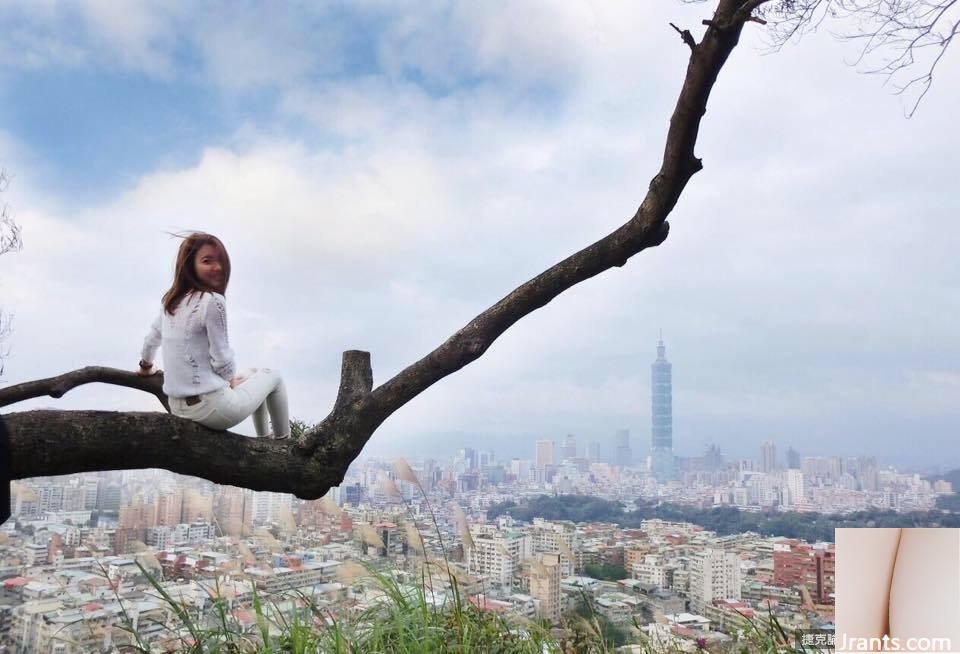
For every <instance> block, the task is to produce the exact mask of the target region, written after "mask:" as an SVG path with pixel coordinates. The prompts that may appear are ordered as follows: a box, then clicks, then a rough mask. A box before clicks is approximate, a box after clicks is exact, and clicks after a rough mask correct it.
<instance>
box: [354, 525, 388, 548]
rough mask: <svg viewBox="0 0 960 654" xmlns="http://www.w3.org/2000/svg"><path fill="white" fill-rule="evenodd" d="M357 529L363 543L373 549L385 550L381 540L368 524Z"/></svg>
mask: <svg viewBox="0 0 960 654" xmlns="http://www.w3.org/2000/svg"><path fill="white" fill-rule="evenodd" d="M358 529H359V530H360V538H361V539H362V540H363V542H364V543H366V544H367V545H373V546H374V547H382V548H386V545H385V544H384V542H383V539H382V538H380V534H378V533H377V530H376V529H374V528H373V527H371V526H370V525H368V524H361V525H360V526H359V527H358Z"/></svg>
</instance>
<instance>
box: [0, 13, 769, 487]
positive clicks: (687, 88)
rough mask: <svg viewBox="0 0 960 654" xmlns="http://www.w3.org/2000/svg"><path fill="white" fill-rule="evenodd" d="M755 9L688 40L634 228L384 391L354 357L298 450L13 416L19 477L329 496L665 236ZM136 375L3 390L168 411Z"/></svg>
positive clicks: (165, 428) (84, 376)
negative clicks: (77, 393)
mask: <svg viewBox="0 0 960 654" xmlns="http://www.w3.org/2000/svg"><path fill="white" fill-rule="evenodd" d="M755 4H756V0H719V2H718V6H717V9H716V11H715V12H714V15H713V18H712V20H711V25H710V26H709V27H708V28H707V30H706V32H705V34H704V37H703V39H702V40H701V42H700V43H694V44H693V45H691V44H690V43H689V42H688V43H687V44H688V45H690V50H691V52H690V57H689V60H688V64H687V70H686V76H685V78H684V81H683V86H682V88H681V90H680V95H679V97H678V99H677V104H676V107H675V109H674V112H673V115H672V117H671V119H670V127H669V130H668V132H667V140H666V145H665V147H664V153H663V160H662V163H661V166H660V170H659V171H658V172H657V173H656V175H655V176H654V177H653V179H652V180H651V181H650V184H649V186H648V188H647V191H646V194H645V196H644V198H643V201H642V202H641V204H640V207H639V208H638V209H637V211H636V212H635V214H634V215H633V216H632V217H631V218H630V219H629V220H628V221H627V222H626V223H625V224H623V225H622V226H620V227H619V228H617V229H616V230H614V231H613V232H611V233H610V234H608V235H607V236H605V237H603V238H602V239H600V240H598V241H596V242H595V243H593V244H591V245H589V246H587V247H585V248H583V249H582V250H580V251H579V252H576V253H574V254H572V255H571V256H569V257H567V258H566V259H564V260H563V261H560V262H559V263H557V264H556V265H554V266H552V267H551V268H549V269H548V270H546V271H544V272H542V273H540V274H539V275H537V276H536V277H534V278H533V279H531V280H529V281H528V282H526V283H524V284H523V285H521V286H519V287H518V288H516V289H514V290H513V291H512V292H510V293H509V294H508V295H506V296H505V297H504V298H502V299H501V300H500V301H499V302H497V303H496V304H494V305H493V306H492V307H490V308H488V309H487V310H486V311H484V312H483V313H481V314H480V315H478V316H477V317H475V318H474V319H473V320H471V321H470V322H469V323H467V324H466V325H465V326H464V327H462V328H461V329H460V330H458V331H457V332H456V333H455V334H453V335H452V336H450V338H448V339H447V340H446V341H445V342H444V343H442V344H441V345H440V346H439V347H437V348H436V349H434V350H433V351H432V352H430V353H429V354H427V355H426V356H424V357H423V358H422V359H420V360H419V361H417V362H415V363H413V364H412V365H410V366H408V367H407V368H405V369H404V370H402V371H401V372H400V373H398V374H397V375H396V376H394V377H393V378H392V379H390V380H388V381H386V382H385V383H383V384H381V385H380V386H378V387H377V388H376V389H373V388H372V386H373V374H372V369H371V366H370V355H369V353H367V352H361V351H357V350H351V351H348V352H345V353H344V355H343V365H342V370H341V383H340V389H339V392H338V394H337V398H336V401H335V403H334V406H333V409H332V410H331V412H330V414H329V415H328V416H327V417H326V418H324V419H323V421H321V422H320V423H319V424H318V425H317V426H316V427H314V428H313V429H311V430H310V431H309V432H307V433H306V434H304V435H303V436H302V437H301V438H300V440H299V442H297V443H292V444H286V443H284V442H282V441H281V442H275V441H269V440H261V439H251V438H246V437H243V436H240V435H237V434H233V433H230V432H216V431H212V430H210V429H207V428H205V427H202V426H200V425H198V424H196V423H193V422H190V421H187V420H183V419H180V418H177V417H175V416H172V415H163V414H156V413H116V412H106V411H28V412H21V413H12V414H7V415H5V416H3V419H4V420H5V421H6V427H7V430H8V432H9V437H10V468H11V475H12V478H13V479H21V478H25V477H32V476H40V475H53V474H68V473H74V472H82V471H92V470H109V469H136V468H156V467H160V468H166V469H168V470H171V471H174V472H178V473H182V474H187V475H194V476H198V477H204V478H206V479H209V480H210V481H213V482H216V483H219V484H231V485H234V486H244V487H247V488H252V489H254V490H273V491H280V492H289V493H294V494H296V495H298V496H300V497H303V498H316V497H320V496H321V495H323V494H324V493H325V492H326V491H327V490H328V489H329V488H330V487H331V486H335V485H337V484H339V483H340V482H341V481H342V479H343V475H344V474H345V473H346V469H347V466H348V465H349V464H350V463H351V462H352V461H353V460H354V459H355V458H356V456H357V455H358V454H359V453H360V450H361V449H362V448H363V446H364V444H365V443H366V442H367V441H368V440H369V438H370V437H371V436H372V435H373V433H374V431H375V430H376V429H377V427H379V425H380V424H382V423H383V421H384V420H386V419H387V418H388V417H389V416H390V415H391V414H392V413H393V412H394V411H397V410H398V409H399V408H400V407H402V406H403V405H404V404H406V403H407V402H409V401H410V400H412V399H413V398H414V397H416V396H417V395H419V394H420V393H422V392H423V391H424V390H426V389H427V388H429V387H430V386H431V385H433V384H434V383H436V382H437V381H439V380H440V379H443V378H444V377H446V376H448V375H450V374H452V373H454V372H456V371H457V370H459V369H461V368H463V367H464V366H466V365H468V364H469V363H471V362H472V361H474V360H476V359H478V358H479V357H480V356H482V355H483V353H484V352H486V351H487V349H488V348H489V347H490V345H491V344H492V343H493V342H494V341H495V340H496V339H497V338H498V337H499V336H500V335H501V334H503V332H505V331H506V330H507V329H508V328H509V327H510V326H511V325H513V324H514V323H516V322H517V321H518V320H520V319H521V318H523V317H524V316H526V315H527V314H529V313H531V312H533V311H535V310H537V309H539V308H540V307H542V306H544V305H546V304H547V303H549V302H550V301H551V300H552V299H553V298H555V297H556V296H557V295H559V294H560V293H562V292H564V291H565V290H567V289H569V288H570V287H572V286H574V285H575V284H578V283H580V282H582V281H584V280H586V279H589V278H591V277H593V276H595V275H598V274H600V273H601V272H603V271H605V270H608V269H610V268H612V267H615V266H618V267H619V266H623V265H624V264H626V262H627V261H628V260H629V259H630V258H631V257H632V256H634V255H635V254H637V253H639V252H641V251H643V250H644V249H646V248H650V247H656V246H657V245H660V244H661V243H662V242H663V241H664V240H665V239H666V238H667V235H668V233H669V224H668V223H667V222H666V218H667V216H668V215H669V214H670V212H671V211H672V210H673V207H674V206H675V205H676V203H677V200H678V199H679V197H680V194H681V193H682V192H683V189H684V188H685V186H686V184H687V182H688V181H689V180H690V178H691V177H692V176H693V175H694V174H696V173H697V172H698V171H699V170H701V168H702V167H703V166H702V163H701V161H700V159H698V158H697V157H696V156H695V154H694V146H695V144H696V141H697V135H698V133H699V129H700V121H701V119H702V118H703V115H704V114H705V113H706V107H707V100H708V98H709V96H710V91H711V89H712V88H713V85H714V83H715V82H716V79H717V75H718V74H719V73H720V70H721V69H722V67H723V65H724V64H725V63H726V60H727V58H728V56H729V55H730V53H731V52H732V51H733V49H734V48H735V47H736V45H737V42H738V40H739V37H740V32H741V30H742V28H743V25H744V23H745V22H746V21H747V20H748V19H749V15H750V13H749V11H745V10H744V8H745V7H747V6H748V5H755ZM718 26H722V27H718ZM690 40H691V41H692V37H691V39H690ZM685 41H687V40H686V39H685ZM131 377H137V376H136V375H135V374H133V373H125V372H124V371H117V370H116V369H110V368H84V369H82V370H77V371H74V372H70V373H66V374H65V375H60V376H59V377H54V378H50V379H47V380H39V381H36V382H29V383H27V384H21V385H19V386H15V387H12V388H8V389H5V390H3V391H0V406H3V405H5V404H9V403H10V402H12V401H19V400H20V399H26V398H27V397H37V396H38V395H52V396H53V397H59V396H60V395H62V394H63V393H65V392H66V391H68V390H69V389H70V388H73V387H75V386H77V385H79V384H82V383H89V382H92V381H99V382H106V383H113V384H119V385H123V386H128V387H132V388H141V390H146V391H148V392H151V393H153V394H154V395H157V396H158V398H159V399H160V401H161V402H165V398H161V397H160V396H161V395H162V391H160V392H159V393H160V395H158V393H157V388H156V387H155V386H153V385H149V384H148V383H147V382H149V381H151V380H150V378H137V379H132V378H131ZM144 380H147V381H144ZM152 381H153V382H156V380H155V379H154V380H152ZM140 384H143V385H142V386H141V385H140ZM56 393H58V394H56Z"/></svg>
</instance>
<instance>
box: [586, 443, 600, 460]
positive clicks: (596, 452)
mask: <svg viewBox="0 0 960 654" xmlns="http://www.w3.org/2000/svg"><path fill="white" fill-rule="evenodd" d="M587 460H589V461H590V463H597V462H598V461H600V443H599V442H597V441H588V442H587Z"/></svg>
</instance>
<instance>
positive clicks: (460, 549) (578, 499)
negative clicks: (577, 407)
mask: <svg viewBox="0 0 960 654" xmlns="http://www.w3.org/2000/svg"><path fill="white" fill-rule="evenodd" d="M651 380H652V385H651V388H652V398H651V416H652V425H651V439H650V446H649V449H648V454H647V456H646V457H645V458H644V459H643V460H638V459H641V457H639V456H635V454H634V452H635V450H639V449H640V448H639V447H638V446H637V444H635V443H634V442H632V441H631V437H630V433H629V431H627V430H625V429H624V430H619V431H617V432H616V433H615V434H613V435H612V438H611V439H610V441H609V442H607V443H602V442H599V441H596V440H588V441H586V442H581V441H580V440H579V439H578V438H577V437H576V436H575V435H573V434H567V435H565V436H563V437H562V438H560V439H559V441H558V442H557V441H554V440H552V439H542V440H538V441H536V442H535V443H534V444H533V447H532V451H531V458H529V459H521V458H511V459H509V460H501V459H498V458H497V456H496V454H495V453H494V452H490V451H487V450H484V449H482V448H479V447H464V448H462V449H461V450H460V451H459V453H458V454H457V456H456V457H455V458H454V459H453V460H446V461H443V460H438V459H429V458H421V459H416V460H410V461H409V462H408V461H406V460H403V459H400V460H393V461H387V460H382V459H375V458H370V457H365V458H361V459H359V460H357V461H356V462H354V464H353V465H352V466H351V468H350V470H349V472H348V474H347V476H346V478H345V479H344V480H343V483H342V484H341V485H340V486H339V487H337V488H334V489H332V490H331V492H330V493H329V494H328V495H327V496H325V497H324V498H322V499H319V500H313V501H303V500H299V499H297V498H295V497H293V496H292V495H285V494H280V493H270V492H253V491H249V490H246V489H240V488H233V487H226V486H216V485H214V484H212V483H210V482H207V481H205V480H200V479H194V478H187V477H180V476H177V475H173V474H171V473H168V472H166V471H162V470H146V471H122V472H121V471H112V472H103V473H98V474H85V475H75V476H71V477H59V478H46V479H30V480H24V481H21V482H15V483H14V485H13V488H12V494H11V506H10V509H11V514H12V516H13V517H12V518H11V519H10V520H9V521H7V522H6V523H5V524H4V525H3V526H2V528H0V652H10V653H11V654H25V653H32V652H56V653H58V654H72V653H74V652H89V651H116V648H120V647H123V646H124V645H125V644H128V643H130V642H131V638H133V636H132V635H131V634H132V633H136V638H137V642H138V644H139V645H140V647H143V648H147V649H149V650H150V651H158V652H159V651H165V650H168V649H171V648H176V647H177V646H178V644H179V643H181V642H182V640H183V639H184V637H185V636H186V633H185V632H186V630H187V626H185V624H184V621H183V616H182V614H181V613H180V612H179V611H178V610H176V609H175V607H174V606H172V605H171V603H170V601H169V599H168V598H177V602H179V603H180V605H182V607H183V609H184V610H185V611H186V612H187V615H191V616H193V620H195V621H196V622H198V623H203V622H204V621H210V620H221V619H222V620H229V623H230V624H231V625H233V626H234V627H235V628H236V629H237V630H238V631H240V632H243V631H244V630H256V629H260V628H262V627H263V625H262V624H260V623H258V620H257V616H256V615H255V613H254V611H253V609H252V605H253V602H254V597H255V595H257V594H260V595H262V596H269V597H272V598H274V599H273V601H272V602H271V605H270V608H269V611H271V612H277V614H284V613H285V612H291V611H293V612H296V611H303V610H305V609H304V606H305V605H304V597H305V596H309V598H310V599H309V605H310V606H311V607H312V610H313V613H312V615H314V616H316V615H317V614H316V611H315V609H316V607H322V608H323V610H324V613H323V615H325V616H326V617H325V618H323V619H320V618H316V617H314V618H313V619H314V621H315V622H316V626H317V628H324V626H325V625H327V624H329V621H331V620H336V619H337V617H338V616H344V615H350V614H358V613H362V612H363V611H366V610H368V609H369V608H370V607H371V606H375V605H376V603H377V602H380V601H382V600H383V595H384V592H383V588H382V587H380V586H378V585H377V584H374V583H372V582H371V571H377V572H378V573H379V574H383V575H388V576H389V577H390V578H391V579H393V580H394V581H395V582H396V584H397V587H399V588H407V589H410V590H411V592H413V590H414V589H419V591H420V592H424V593H426V598H427V601H428V602H429V603H430V604H431V605H433V606H435V607H436V608H438V609H442V607H444V606H447V605H448V604H449V602H450V601H451V598H452V596H453V594H454V593H459V594H462V595H463V596H464V597H465V598H466V599H467V601H469V603H470V604H471V605H472V606H474V607H475V608H476V609H478V610H479V611H483V612H494V613H497V614H502V615H507V616H513V617H515V618H516V619H522V620H530V621H540V622H541V623H543V624H545V625H548V626H552V627H555V628H557V629H559V630H560V631H561V633H562V630H563V627H564V625H566V624H568V618H569V616H571V615H576V614H577V612H578V611H579V612H582V611H583V610H584V608H585V607H589V610H590V611H592V612H595V614H596V615H598V616H600V618H601V619H602V620H603V623H604V624H605V625H606V626H607V627H608V628H609V629H610V633H612V634H614V635H615V640H616V641H617V644H618V645H621V646H622V648H623V651H630V647H632V646H635V645H631V644H635V643H637V642H639V641H640V640H641V639H644V642H647V643H653V644H655V645H656V646H657V647H663V648H673V649H681V650H689V651H694V650H696V649H702V648H704V647H708V646H723V645H724V644H725V643H729V642H731V641H732V640H734V639H735V638H737V637H738V634H742V633H743V631H744V630H745V629H746V628H747V624H748V622H749V621H750V620H753V619H756V618H760V619H766V617H767V616H769V615H775V616H776V619H777V620H778V622H779V623H780V624H781V625H784V627H785V628H789V629H794V628H800V629H825V630H830V629H832V628H833V619H834V614H833V590H834V566H835V552H834V544H833V542H832V539H831V538H829V537H825V538H822V539H813V540H811V541H807V540H804V539H801V538H796V537H789V536H788V535H787V534H783V533H759V532H758V531H743V532H736V531H729V530H725V531H724V532H722V533H721V531H719V530H718V529H709V528H707V527H705V526H704V525H703V524H697V521H696V520H694V519H691V521H681V520H667V519H662V518H659V517H643V515H641V514H640V513H638V512H639V511H641V510H644V509H646V510H651V511H652V510H654V509H656V508H657V507H686V508H688V509H689V510H691V511H708V510H715V509H724V508H725V509H727V510H734V511H737V512H743V513H749V514H756V515H764V516H776V515H778V514H783V515H796V514H810V515H814V514H831V515H835V516H842V515H851V514H855V513H856V512H862V511H893V512H908V511H931V510H934V509H936V507H937V499H938V497H941V496H947V495H951V494H952V487H951V484H950V482H948V481H945V480H942V479H940V480H933V481H931V480H929V479H926V478H922V477H921V476H920V475H919V474H916V473H903V472H899V471H897V470H895V469H893V468H890V467H886V468H884V467H881V466H879V465H878V464H877V462H876V460H875V459H874V458H873V457H871V456H866V455H865V456H859V457H840V456H831V455H815V456H805V455H803V454H802V453H801V452H799V451H797V450H795V449H793V448H789V449H788V450H787V451H786V453H785V456H783V457H781V456H780V455H779V453H778V449H777V446H776V445H775V444H774V442H772V441H764V442H762V443H760V444H758V456H757V457H756V458H755V459H753V458H751V459H738V460H726V459H725V457H724V455H723V453H722V451H721V450H720V448H718V447H716V446H710V447H708V448H707V450H706V451H705V452H704V453H703V455H702V456H699V457H686V458H685V457H679V456H676V455H675V454H674V453H673V433H672V424H673V420H672V405H671V404H672V380H671V367H670V363H669V362H668V361H667V359H666V350H665V346H664V344H663V341H662V340H661V341H660V343H659V344H658V346H657V356H656V359H655V361H654V362H653V364H652V369H651ZM645 449H646V448H645ZM548 503H552V504H551V506H555V507H560V508H561V510H569V511H570V512H569V513H568V514H566V515H564V516H561V517H559V518H557V517H553V516H545V515H538V514H537V513H538V512H540V513H544V512H545V510H544V508H543V507H545V506H547V504H548ZM611 507H613V514H611V513H610V511H611ZM575 509H576V510H580V511H581V513H580V514H578V518H581V519H570V517H571V515H572V514H573V510H575ZM601 509H602V510H603V511H602V515H601V513H598V511H600V510H601ZM591 512H593V513H591ZM618 513H619V514H622V515H618ZM650 515H652V514H650ZM598 516H599V517H600V518H602V519H595V518H597V517H598ZM440 562H442V565H439V563H440ZM425 589H429V592H427V591H426V590H425ZM217 601H221V602H225V606H226V608H227V610H228V612H227V614H226V617H223V616H220V615H218V614H217V612H215V611H214V610H213V608H212V607H213V606H214V603H215V602H217ZM279 624H280V622H279V621H273V622H271V623H270V627H269V628H270V629H279V628H280V627H279ZM638 651H639V650H638Z"/></svg>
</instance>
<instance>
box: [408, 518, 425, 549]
mask: <svg viewBox="0 0 960 654" xmlns="http://www.w3.org/2000/svg"><path fill="white" fill-rule="evenodd" d="M403 529H404V531H405V532H406V536H407V545H408V546H409V547H412V548H413V549H415V550H416V551H418V552H420V553H421V554H423V553H424V551H425V550H426V548H425V547H424V544H423V537H422V536H420V532H419V531H417V527H416V525H414V524H413V523H410V522H405V523H404V524H403Z"/></svg>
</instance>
